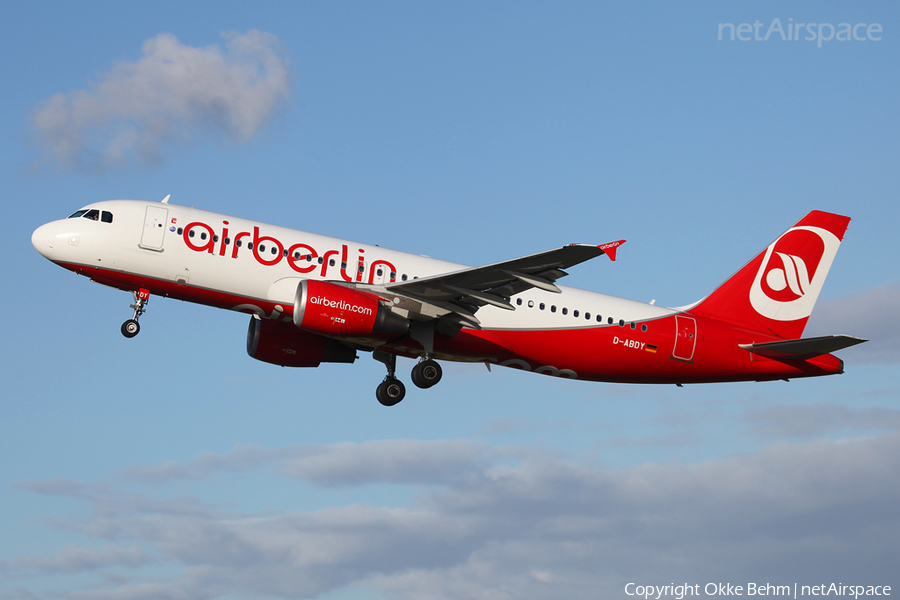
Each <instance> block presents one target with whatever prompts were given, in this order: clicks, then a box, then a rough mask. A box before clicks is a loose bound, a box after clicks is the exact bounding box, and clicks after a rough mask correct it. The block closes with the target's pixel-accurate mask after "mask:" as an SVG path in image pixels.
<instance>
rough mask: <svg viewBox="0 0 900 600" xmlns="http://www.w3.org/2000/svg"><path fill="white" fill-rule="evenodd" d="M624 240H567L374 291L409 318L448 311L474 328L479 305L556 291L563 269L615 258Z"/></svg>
mask: <svg viewBox="0 0 900 600" xmlns="http://www.w3.org/2000/svg"><path fill="white" fill-rule="evenodd" d="M623 243H625V240H619V241H617V242H611V243H609V244H603V245H601V246H593V245H590V244H570V245H568V246H563V247H562V248H557V249H555V250H548V251H546V252H539V253H537V254H532V255H530V256H523V257H521V258H514V259H512V260H507V261H504V262H499V263H495V264H492V265H487V266H484V267H475V268H471V269H462V270H460V271H454V272H451V273H442V274H440V275H433V276H431V277H422V278H420V279H413V280H411V281H402V282H396V283H390V284H387V285H385V286H379V287H378V288H377V289H374V290H373V291H374V292H375V293H377V294H379V295H380V296H384V297H386V298H388V299H391V300H392V301H393V304H394V307H395V309H399V310H406V311H408V312H409V317H410V318H413V319H417V320H429V319H436V318H442V317H450V321H451V322H455V323H456V324H457V325H458V326H462V325H467V326H470V327H476V328H477V327H478V325H479V321H478V319H477V318H476V317H475V312H476V311H477V310H478V309H479V308H481V307H483V306H487V305H491V306H496V307H498V308H504V309H507V310H515V307H514V306H513V305H512V304H511V303H510V301H509V300H508V298H509V297H511V296H514V295H515V294H518V293H521V292H524V291H525V290H529V289H531V288H539V289H542V290H546V291H548V292H555V293H559V292H560V290H559V288H558V287H556V285H555V284H554V282H555V281H556V280H557V279H560V278H561V277H565V276H566V275H567V273H566V272H565V271H564V270H563V269H566V268H569V267H572V266H575V265H577V264H579V263H582V262H584V261H587V260H590V259H592V258H595V257H597V256H600V255H601V254H606V255H607V256H609V257H610V259H611V260H615V259H616V249H617V248H618V247H619V246H620V245H622V244H623ZM457 329H458V327H457Z"/></svg>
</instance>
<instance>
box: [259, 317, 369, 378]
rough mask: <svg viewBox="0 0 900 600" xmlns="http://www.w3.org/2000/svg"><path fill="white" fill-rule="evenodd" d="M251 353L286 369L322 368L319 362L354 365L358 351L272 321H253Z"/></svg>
mask: <svg viewBox="0 0 900 600" xmlns="http://www.w3.org/2000/svg"><path fill="white" fill-rule="evenodd" d="M247 354H249V355H250V356H252V357H253V358H255V359H256V360H261V361H263V362H267V363H271V364H273V365H280V366H282V367H318V366H319V363H323V362H326V363H352V362H353V361H354V360H356V358H357V357H356V350H354V349H353V348H351V347H350V346H348V345H346V344H343V343H341V342H339V341H337V340H332V339H329V338H325V337H322V336H321V335H316V334H314V333H310V332H309V331H303V330H302V329H297V328H296V327H294V326H292V325H290V324H289V323H281V322H279V321H272V320H269V319H259V318H257V317H253V318H251V319H250V328H249V330H248V331H247Z"/></svg>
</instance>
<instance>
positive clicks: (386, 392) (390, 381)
mask: <svg viewBox="0 0 900 600" xmlns="http://www.w3.org/2000/svg"><path fill="white" fill-rule="evenodd" d="M405 395H406V386H405V385H403V382H402V381H400V380H399V379H395V378H393V377H386V378H385V379H384V381H382V382H381V383H380V384H379V385H378V388H376V390H375V397H376V398H378V401H379V402H381V404H382V405H383V406H394V405H395V404H397V403H398V402H400V401H401V400H403V397H404V396H405Z"/></svg>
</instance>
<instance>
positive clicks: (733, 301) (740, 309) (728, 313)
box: [690, 210, 850, 339]
mask: <svg viewBox="0 0 900 600" xmlns="http://www.w3.org/2000/svg"><path fill="white" fill-rule="evenodd" d="M849 223H850V217H843V216H841V215H836V214H832V213H826V212H821V211H818V210H814V211H812V212H811V213H809V214H808V215H806V216H805V217H803V218H802V219H801V220H800V221H799V222H798V223H797V224H796V225H794V226H793V227H791V228H790V229H788V230H787V231H786V232H784V233H783V234H782V235H781V236H780V237H779V238H778V239H777V240H775V241H774V242H772V243H771V244H769V247H768V248H766V249H765V250H763V251H762V252H760V253H759V255H757V256H756V258H754V259H753V260H751V261H750V262H749V263H747V264H746V265H745V266H744V268H742V269H741V270H740V271H738V272H737V273H735V274H734V275H732V276H731V278H730V279H729V280H728V281H726V282H725V283H723V284H722V285H720V286H719V287H718V288H716V290H715V291H714V292H713V293H712V294H710V295H709V296H707V297H706V298H705V299H703V300H702V301H701V302H700V303H699V304H698V305H697V306H695V307H694V308H693V309H692V310H691V311H690V312H691V314H694V315H697V316H702V317H708V318H712V319H718V320H721V321H727V322H730V323H735V324H738V325H741V326H744V327H747V328H749V329H754V330H757V331H765V332H768V333H772V334H774V335H777V336H778V337H781V338H784V339H795V338H799V337H800V335H801V334H802V333H803V328H804V327H805V326H806V321H807V320H808V319H809V315H810V314H811V313H812V309H813V306H815V304H816V299H817V298H818V297H819V292H820V291H821V290H822V285H823V284H824V283H825V277H826V276H827V275H828V270H829V269H830V268H831V263H832V261H833V260H834V257H835V255H836V254H837V251H838V247H839V246H840V244H841V240H842V239H843V238H844V232H845V231H846V230H847V225H848V224H849Z"/></svg>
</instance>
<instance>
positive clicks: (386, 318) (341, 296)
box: [294, 279, 409, 337]
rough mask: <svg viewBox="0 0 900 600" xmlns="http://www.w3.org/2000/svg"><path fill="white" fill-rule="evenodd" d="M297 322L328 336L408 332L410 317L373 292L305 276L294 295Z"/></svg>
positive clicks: (302, 327)
mask: <svg viewBox="0 0 900 600" xmlns="http://www.w3.org/2000/svg"><path fill="white" fill-rule="evenodd" d="M294 325H296V326H297V327H300V328H301V329H306V330H307V331H314V332H316V333H321V334H323V335H328V336H341V337H366V336H369V335H371V334H379V333H388V334H401V333H406V332H407V331H408V330H409V319H406V318H404V317H401V316H400V315H397V314H395V313H393V312H391V311H390V309H388V308H386V307H385V306H384V305H383V304H382V303H381V300H379V299H378V298H377V297H375V296H373V295H371V294H367V293H365V292H361V291H359V290H355V289H353V288H346V287H343V286H340V285H335V284H333V283H328V282H327V281H317V280H311V279H304V280H303V281H302V282H300V285H299V286H297V295H296V296H295V297H294Z"/></svg>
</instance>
